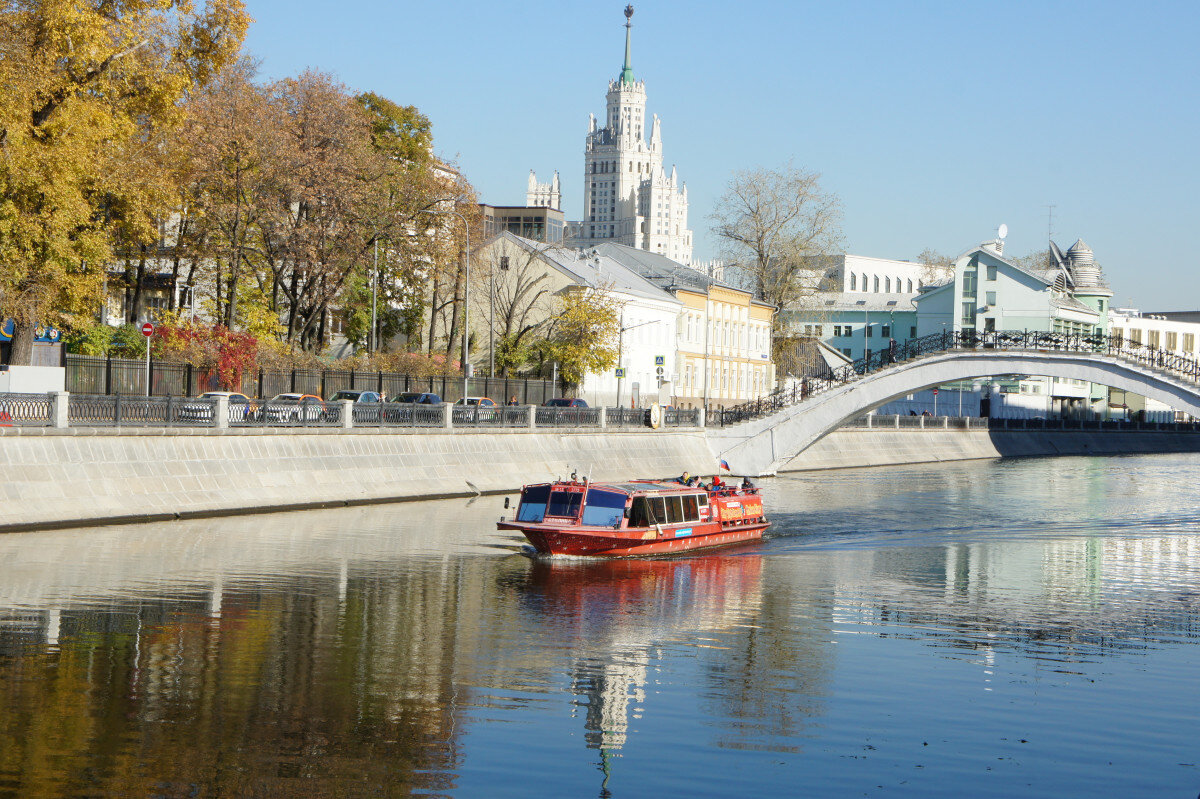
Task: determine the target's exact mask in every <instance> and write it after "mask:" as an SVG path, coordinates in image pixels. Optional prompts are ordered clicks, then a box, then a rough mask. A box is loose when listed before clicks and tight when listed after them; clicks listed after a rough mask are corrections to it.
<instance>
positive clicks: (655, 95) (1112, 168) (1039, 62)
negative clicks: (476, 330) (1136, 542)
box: [247, 0, 1200, 311]
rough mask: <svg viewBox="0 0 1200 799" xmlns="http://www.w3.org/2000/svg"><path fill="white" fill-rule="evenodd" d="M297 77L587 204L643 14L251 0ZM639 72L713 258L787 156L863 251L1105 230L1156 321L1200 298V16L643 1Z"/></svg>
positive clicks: (445, 151) (1166, 9) (507, 184)
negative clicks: (589, 157)
mask: <svg viewBox="0 0 1200 799" xmlns="http://www.w3.org/2000/svg"><path fill="white" fill-rule="evenodd" d="M247 3H248V6H249V10H250V13H251V14H252V16H254V18H255V20H256V22H255V23H254V25H253V26H252V27H251V30H250V35H249V38H248V43H247V46H248V49H249V50H250V51H251V52H252V53H253V54H254V55H255V56H257V57H258V58H260V59H262V62H263V63H262V75H263V77H264V78H265V79H274V78H278V77H284V76H287V75H291V74H296V73H298V72H300V71H302V70H304V69H306V68H310V67H311V68H314V69H318V70H321V71H324V72H329V73H332V74H334V75H335V76H337V77H338V78H339V79H340V80H341V81H343V82H344V83H345V84H346V85H347V86H349V87H350V88H351V89H353V90H356V91H358V90H370V91H374V92H377V93H379V94H382V95H384V96H386V97H389V98H390V99H392V100H394V101H396V102H398V103H402V104H412V105H416V106H417V107H418V108H420V109H421V110H422V111H423V112H424V113H425V114H427V115H428V116H429V117H430V119H431V120H432V122H433V131H434V141H435V148H436V150H437V152H438V154H439V155H442V156H443V157H446V158H449V159H452V160H454V161H456V162H457V163H458V165H459V166H460V168H461V169H462V170H463V172H464V173H465V174H466V176H467V177H468V179H469V180H471V182H472V183H473V184H474V185H475V186H476V188H477V189H478V191H479V194H480V197H481V199H483V201H485V202H488V203H492V204H497V205H520V204H523V203H524V199H525V183H526V178H527V175H528V173H529V170H530V169H536V170H537V173H538V178H539V179H540V180H549V178H550V175H551V173H552V172H553V170H555V169H557V170H558V171H559V173H560V176H561V180H562V184H563V190H564V199H563V205H564V211H565V212H566V214H567V218H568V219H573V218H578V216H579V214H580V213H581V209H582V190H581V185H582V170H583V139H584V134H585V132H586V130H587V119H588V114H589V113H595V114H597V116H599V117H602V116H603V112H604V94H605V91H606V87H607V82H608V80H609V79H611V78H615V77H616V76H617V73H618V72H619V71H620V68H621V62H622V59H623V56H624V32H625V31H624V16H623V15H622V9H623V7H624V3H623V2H619V1H616V2H608V1H606V2H598V1H597V0H571V1H570V2H565V1H563V0H560V1H559V2H548V1H546V0H526V2H520V3H512V2H508V3H500V2H452V1H449V0H447V1H445V2H436V0H435V2H428V1H426V2H420V3H413V2H374V1H372V2H363V1H362V0H354V1H353V2H347V3H342V4H338V5H334V4H329V3H316V2H311V1H310V0H292V1H291V2H283V1H282V0H247ZM634 6H635V8H636V13H635V15H634V28H633V69H634V74H635V76H636V77H637V78H638V79H641V80H645V81H646V91H647V95H648V102H647V110H648V112H649V113H656V114H658V115H659V116H660V117H661V118H662V131H663V143H664V149H665V152H666V162H667V164H670V163H674V164H675V165H677V166H678V169H679V176H680V178H681V179H683V180H684V181H686V182H687V185H688V190H689V200H690V216H689V222H690V225H691V227H692V229H693V230H694V231H695V241H696V257H697V258H709V257H713V256H714V255H715V254H716V242H715V240H714V239H713V237H712V236H711V234H710V233H709V230H708V228H709V221H708V219H707V218H706V217H707V216H708V214H709V212H710V211H711V209H712V204H713V202H714V200H715V198H716V197H717V196H718V195H719V194H720V193H721V191H722V190H723V187H724V185H725V183H726V182H727V181H728V179H729V176H730V175H731V174H732V173H733V172H734V171H735V170H738V169H745V168H750V167H754V166H758V165H763V166H778V165H781V164H783V163H785V162H787V161H788V160H789V159H794V160H795V163H796V164H797V165H799V166H802V167H804V168H806V169H809V170H812V171H815V172H819V173H821V175H822V183H823V186H824V187H825V188H826V189H827V190H828V191H832V192H834V193H836V194H837V195H838V196H839V197H841V199H842V202H843V204H844V206H845V225H844V228H845V233H846V240H847V244H848V250H849V251H850V252H854V253H857V254H862V255H872V256H879V257H886V258H914V257H915V256H916V255H917V253H919V252H920V251H921V250H923V249H924V248H926V247H931V248H933V249H935V250H939V251H941V252H944V253H947V254H957V253H959V252H961V251H962V250H965V249H967V248H968V247H970V246H973V245H974V244H977V243H979V242H980V241H982V240H984V239H985V238H987V237H989V236H990V235H994V231H995V229H996V227H997V226H998V225H999V224H1000V223H1001V222H1004V223H1006V224H1007V225H1008V227H1009V231H1010V233H1009V238H1008V245H1007V251H1008V252H1009V253H1011V254H1015V255H1022V254H1025V253H1028V252H1030V251H1032V250H1035V249H1039V248H1042V247H1044V246H1045V240H1046V234H1047V221H1048V220H1047V213H1048V209H1047V208H1046V206H1048V205H1054V206H1056V208H1055V209H1054V223H1053V224H1054V239H1055V241H1057V242H1058V243H1059V245H1061V246H1062V247H1064V249H1065V248H1066V247H1068V246H1070V245H1071V244H1072V243H1074V241H1075V240H1076V239H1077V238H1082V239H1083V240H1084V241H1086V242H1087V243H1088V244H1089V245H1090V246H1091V247H1092V249H1094V250H1095V251H1096V257H1097V260H1098V261H1099V262H1100V263H1101V265H1102V266H1103V267H1104V271H1105V275H1106V277H1107V278H1108V280H1109V283H1110V284H1111V286H1112V288H1113V289H1114V291H1115V292H1116V297H1115V298H1114V299H1115V302H1116V303H1117V304H1133V305H1135V306H1137V307H1140V308H1142V309H1143V310H1160V311H1161V310H1185V309H1188V310H1191V309H1197V308H1200V276H1198V272H1200V270H1198V269H1197V257H1196V254H1195V253H1196V245H1195V243H1194V241H1193V239H1194V233H1195V229H1196V226H1197V223H1198V222H1200V198H1198V191H1200V91H1198V88H1200V87H1198V83H1200V79H1198V77H1197V75H1198V74H1200V57H1198V55H1197V50H1196V48H1197V40H1198V39H1200V6H1198V5H1197V4H1195V3H1194V2H1159V1H1157V0H1156V1H1155V2H1149V3H1127V2H1121V3H1118V2H1109V1H1108V0H1096V1H1094V2H1058V1H1056V0H1048V1H1047V0H1043V1H1042V2H1022V3H1007V4H983V3H973V2H966V3H964V2H838V3H828V2H823V3H809V2H767V1H766V0H744V1H743V2H739V3H730V2H727V3H717V2H708V1H707V0H702V1H700V2H683V0H635V2H634Z"/></svg>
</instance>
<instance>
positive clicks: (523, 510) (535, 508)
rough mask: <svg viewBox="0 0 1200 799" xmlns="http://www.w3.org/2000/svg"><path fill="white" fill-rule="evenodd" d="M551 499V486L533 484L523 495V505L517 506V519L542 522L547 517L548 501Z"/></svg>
mask: <svg viewBox="0 0 1200 799" xmlns="http://www.w3.org/2000/svg"><path fill="white" fill-rule="evenodd" d="M549 499H550V486H531V487H529V488H527V489H525V493H524V494H522V495H521V507H519V508H517V521H519V522H540V521H541V520H542V519H544V518H545V517H546V503H547V502H548V501H549Z"/></svg>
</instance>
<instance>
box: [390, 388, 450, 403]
mask: <svg viewBox="0 0 1200 799" xmlns="http://www.w3.org/2000/svg"><path fill="white" fill-rule="evenodd" d="M389 402H415V403H418V404H420V405H441V404H442V398H441V397H439V396H438V395H437V394H431V393H429V392H428V391H405V392H402V393H400V394H397V395H396V396H394V397H392V398H391V399H390V400H389Z"/></svg>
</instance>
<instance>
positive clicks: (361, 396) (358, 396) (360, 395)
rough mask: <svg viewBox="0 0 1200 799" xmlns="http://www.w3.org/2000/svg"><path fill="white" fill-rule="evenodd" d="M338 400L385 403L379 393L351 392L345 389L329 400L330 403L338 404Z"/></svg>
mask: <svg viewBox="0 0 1200 799" xmlns="http://www.w3.org/2000/svg"><path fill="white" fill-rule="evenodd" d="M338 400H352V401H354V402H383V397H381V396H379V392H378V391H351V390H350V389H343V390H341V391H339V392H338V393H336V394H334V395H333V396H332V397H330V398H329V401H330V402H337V401H338Z"/></svg>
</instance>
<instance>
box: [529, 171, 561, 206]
mask: <svg viewBox="0 0 1200 799" xmlns="http://www.w3.org/2000/svg"><path fill="white" fill-rule="evenodd" d="M525 207H526V208H554V209H560V208H562V191H561V190H560V189H559V185H558V170H557V169H556V170H554V177H553V178H552V179H551V181H550V182H549V183H538V181H537V173H535V172H534V171H533V170H532V169H531V170H529V185H528V187H527V188H526V189H525Z"/></svg>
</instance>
